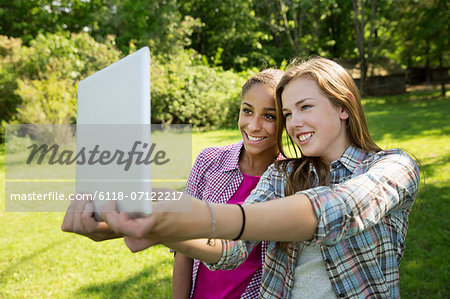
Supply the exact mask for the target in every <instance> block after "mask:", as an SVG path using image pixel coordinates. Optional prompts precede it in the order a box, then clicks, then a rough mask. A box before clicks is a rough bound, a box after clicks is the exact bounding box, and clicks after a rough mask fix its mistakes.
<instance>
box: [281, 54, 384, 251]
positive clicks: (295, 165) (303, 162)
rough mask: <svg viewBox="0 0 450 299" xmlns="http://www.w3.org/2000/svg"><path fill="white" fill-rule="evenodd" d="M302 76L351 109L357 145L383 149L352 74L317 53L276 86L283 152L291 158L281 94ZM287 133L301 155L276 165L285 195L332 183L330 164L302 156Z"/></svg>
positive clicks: (353, 140) (350, 122)
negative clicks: (313, 172)
mask: <svg viewBox="0 0 450 299" xmlns="http://www.w3.org/2000/svg"><path fill="white" fill-rule="evenodd" d="M300 77H302V78H307V79H310V80H314V81H315V82H316V83H317V84H318V86H319V88H320V91H321V93H322V94H323V95H324V96H325V97H327V98H328V99H329V100H330V101H331V103H332V105H334V106H336V107H342V108H343V109H344V110H345V111H347V113H348V115H349V117H348V119H347V135H348V137H349V139H350V142H351V143H352V144H353V145H354V146H356V147H358V148H361V149H363V150H365V151H367V152H378V151H380V150H381V149H380V148H379V147H378V145H376V144H375V142H374V141H373V140H372V138H371V137H370V134H369V129H368V127H367V122H366V117H365V115H364V110H363V107H362V104H361V97H360V95H359V92H358V89H357V87H356V85H355V82H354V81H353V79H352V77H351V76H350V75H349V73H348V72H347V71H346V70H345V69H344V68H343V67H341V66H340V65H339V64H337V63H336V62H334V61H332V60H329V59H326V58H322V57H315V58H311V59H309V60H307V61H305V62H302V63H300V64H297V65H294V66H293V67H291V68H290V69H289V70H288V71H286V72H285V74H284V75H283V77H282V78H281V80H280V82H279V83H278V86H277V89H276V111H277V132H276V138H277V142H278V149H279V151H280V153H282V154H283V155H284V156H285V157H286V158H287V155H286V154H285V151H284V148H283V144H282V135H283V131H284V130H285V129H286V119H285V117H284V115H283V113H282V109H283V104H282V101H281V96H282V94H283V91H284V89H285V88H286V86H287V85H288V84H289V83H290V82H291V81H292V80H294V79H297V78H300ZM287 137H288V140H289V143H290V144H291V145H292V146H293V149H294V151H295V155H296V156H297V157H296V158H287V159H286V160H282V161H277V162H276V163H275V166H276V168H277V169H278V170H279V171H282V172H283V173H284V174H285V176H286V184H285V195H286V196H289V195H292V194H295V193H296V192H298V191H301V190H306V189H309V188H312V187H313V186H316V185H322V186H325V185H328V184H329V165H326V164H325V163H324V161H322V159H320V157H307V156H304V155H301V156H300V157H299V155H298V152H297V146H296V145H295V144H294V142H293V140H292V138H291V137H290V136H289V135H287ZM300 154H301V152H300ZM311 164H312V165H313V166H314V167H315V169H316V172H317V174H318V178H319V181H318V182H317V181H314V177H312V175H311V172H310V165H311ZM288 244H289V243H286V242H281V245H280V246H281V247H282V248H283V249H284V250H286V248H287V245H288Z"/></svg>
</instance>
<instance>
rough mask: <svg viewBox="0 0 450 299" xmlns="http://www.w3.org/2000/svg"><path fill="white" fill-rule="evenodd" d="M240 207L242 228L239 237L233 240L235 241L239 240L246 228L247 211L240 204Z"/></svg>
mask: <svg viewBox="0 0 450 299" xmlns="http://www.w3.org/2000/svg"><path fill="white" fill-rule="evenodd" d="M238 206H239V207H240V208H241V212H242V227H241V231H240V232H239V235H238V236H237V237H236V238H235V239H233V241H237V240H239V238H240V237H241V236H242V233H243V232H244V228H245V211H244V208H243V207H242V205H241V204H238Z"/></svg>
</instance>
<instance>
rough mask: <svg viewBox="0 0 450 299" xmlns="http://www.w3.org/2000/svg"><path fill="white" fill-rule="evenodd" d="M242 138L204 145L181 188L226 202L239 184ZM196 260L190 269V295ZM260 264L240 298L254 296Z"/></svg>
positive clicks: (201, 197) (219, 201)
mask: <svg viewBox="0 0 450 299" xmlns="http://www.w3.org/2000/svg"><path fill="white" fill-rule="evenodd" d="M242 145H243V141H240V142H239V143H236V144H232V145H227V146H223V147H212V148H206V149H204V150H202V151H201V152H200V154H199V155H198V156H197V159H196V160H195V163H194V166H193V167H192V170H191V173H190V175H189V179H188V181H187V184H186V187H185V192H186V193H188V194H190V195H192V196H194V197H196V198H198V199H201V200H207V201H209V202H213V203H227V202H228V200H230V199H231V197H232V196H233V195H234V193H235V192H236V190H237V189H238V188H239V186H240V185H241V183H242V181H243V179H244V176H243V175H242V173H241V171H240V169H239V155H240V153H241V149H242ZM267 245H268V242H262V247H261V262H262V264H264V259H265V255H266V250H267ZM249 252H250V251H249ZM199 265H200V261H198V260H194V264H193V269H192V288H191V295H190V297H192V295H193V293H194V288H195V282H196V279H197V271H198V267H199ZM261 277H262V268H260V269H258V271H257V272H256V273H255V274H254V276H253V278H252V280H251V281H250V283H249V285H248V286H247V288H246V290H245V292H244V293H243V294H242V295H241V298H257V297H258V293H259V289H260V287H261Z"/></svg>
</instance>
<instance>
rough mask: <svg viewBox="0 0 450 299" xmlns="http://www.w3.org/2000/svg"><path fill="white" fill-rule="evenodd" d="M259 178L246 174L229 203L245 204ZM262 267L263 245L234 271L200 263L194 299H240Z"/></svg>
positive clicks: (256, 248) (253, 251)
mask: <svg viewBox="0 0 450 299" xmlns="http://www.w3.org/2000/svg"><path fill="white" fill-rule="evenodd" d="M259 178H260V177H259V176H251V175H246V174H244V180H243V181H242V183H241V185H240V186H239V188H238V189H237V191H236V193H234V195H233V197H231V198H230V200H229V201H228V202H227V203H228V204H239V203H243V202H244V200H245V199H246V198H247V197H248V196H249V195H250V193H251V192H252V190H253V189H255V187H256V185H257V184H258V181H259ZM237 233H238V232H236V234H237ZM261 267H262V262H261V244H259V245H258V246H256V247H255V248H253V250H252V251H251V252H250V254H249V255H248V257H247V259H246V260H245V261H244V262H243V263H242V264H241V265H240V266H239V267H237V268H236V269H233V270H217V271H210V270H209V269H208V268H206V266H205V265H203V263H200V266H199V268H198V272H197V279H196V283H195V289H194V294H193V298H195V299H209V298H214V299H219V298H240V297H241V295H242V293H244V291H245V289H246V288H247V286H248V284H249V283H250V281H251V280H252V278H253V275H254V274H255V272H256V271H257V270H258V269H259V268H261Z"/></svg>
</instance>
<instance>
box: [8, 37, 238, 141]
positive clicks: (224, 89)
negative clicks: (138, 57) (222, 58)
mask: <svg viewBox="0 0 450 299" xmlns="http://www.w3.org/2000/svg"><path fill="white" fill-rule="evenodd" d="M29 45H30V46H24V45H22V43H21V40H20V39H14V38H8V37H4V36H0V107H1V108H2V109H1V112H0V121H2V122H3V123H5V122H9V123H34V124H45V123H47V124H69V123H75V122H76V89H77V83H78V82H79V81H80V80H81V79H83V78H85V77H87V76H89V75H90V74H92V73H94V72H96V71H98V70H100V69H102V68H103V67H106V66H108V65H110V64H111V63H113V62H115V61H117V60H118V59H119V58H120V57H119V56H120V52H119V50H117V48H116V47H115V45H114V38H113V37H109V38H108V39H107V40H106V41H105V42H104V43H98V42H96V41H95V40H94V39H93V38H92V37H90V36H89V35H88V34H86V33H80V34H68V33H64V32H62V33H56V34H46V35H42V34H40V35H38V36H37V37H36V38H35V39H34V40H31V41H30V43H29ZM151 78H152V89H151V93H152V122H153V123H168V124H170V123H177V124H179V123H182V124H192V125H194V126H198V127H224V126H230V125H234V124H235V123H236V119H237V114H238V111H239V102H240V90H241V86H242V84H243V83H244V79H245V78H244V77H243V75H240V74H236V73H233V72H231V71H224V70H222V69H220V68H212V67H209V66H207V65H205V64H204V63H203V62H202V60H201V58H200V56H199V55H198V54H197V53H196V52H195V51H193V50H183V49H178V50H174V51H173V52H171V53H165V54H161V55H155V56H154V57H152V64H151ZM2 127H3V128H4V125H3V126H2ZM2 131H3V129H2ZM1 133H2V132H0V134H1Z"/></svg>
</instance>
